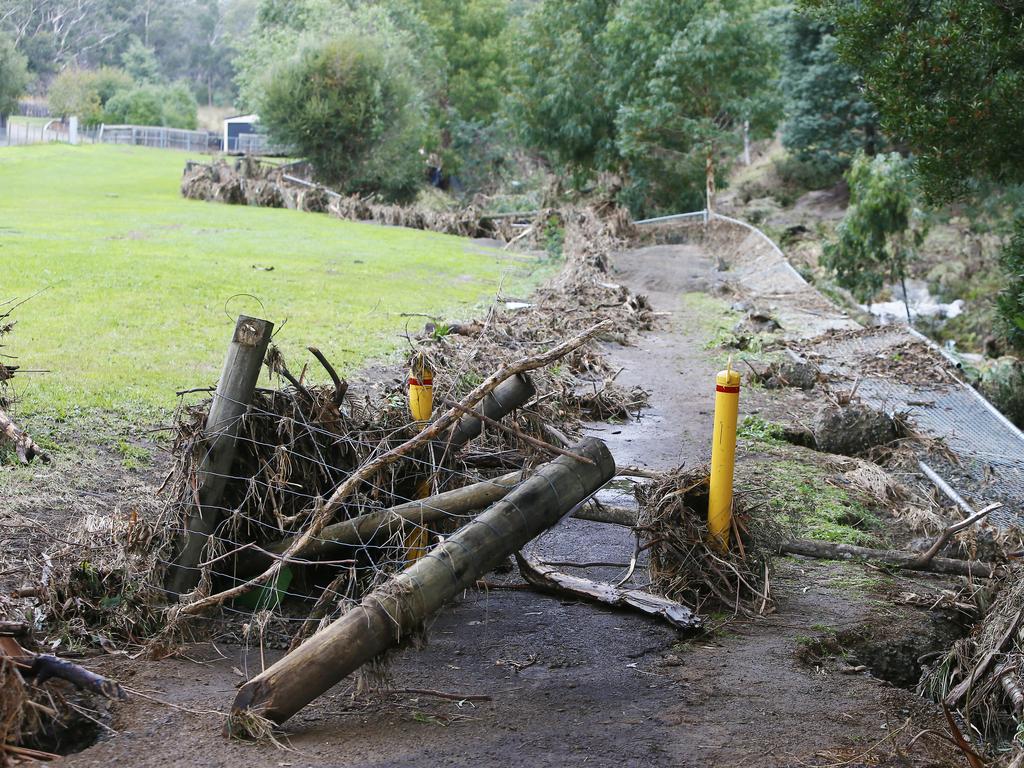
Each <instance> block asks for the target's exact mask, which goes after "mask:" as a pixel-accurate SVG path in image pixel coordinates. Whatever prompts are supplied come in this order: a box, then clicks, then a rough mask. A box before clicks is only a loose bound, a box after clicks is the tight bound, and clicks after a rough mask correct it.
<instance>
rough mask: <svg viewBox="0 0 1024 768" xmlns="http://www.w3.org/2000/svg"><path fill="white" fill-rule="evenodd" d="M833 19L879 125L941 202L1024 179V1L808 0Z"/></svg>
mask: <svg viewBox="0 0 1024 768" xmlns="http://www.w3.org/2000/svg"><path fill="white" fill-rule="evenodd" d="M804 2H805V4H806V5H807V6H809V7H810V8H811V9H814V10H816V11H817V12H818V13H819V14H820V15H821V17H822V18H824V19H825V20H827V21H828V23H830V24H832V25H834V28H835V30H836V36H837V38H838V44H837V50H838V52H839V55H840V57H841V58H842V59H843V61H845V62H846V63H848V64H849V65H850V66H852V67H853V68H854V69H855V70H856V71H857V73H858V74H859V75H860V77H861V79H862V81H863V83H864V86H865V89H866V94H867V97H868V98H869V99H870V100H871V102H872V103H873V104H874V105H875V106H876V107H877V108H878V111H879V113H880V115H881V117H882V126H883V128H884V129H885V131H886V132H887V133H888V134H889V135H891V136H893V137H894V138H896V139H898V140H901V141H903V142H905V143H906V145H907V146H908V147H909V148H910V149H911V150H912V151H913V153H914V154H915V156H916V158H917V169H918V172H919V173H920V174H921V175H922V177H923V178H924V180H925V182H926V185H925V188H924V191H925V192H926V193H927V194H928V195H929V196H930V197H931V198H933V199H935V200H947V199H950V198H953V197H956V196H959V195H962V194H964V193H965V192H966V191H967V189H968V184H967V180H968V179H971V178H982V179H984V178H987V179H991V180H994V181H996V182H1001V183H1015V182H1022V181H1024V100H1022V99H1021V93H1024V57H1022V56H1021V48H1020V43H1021V28H1022V25H1024V5H1022V4H1021V3H1019V2H991V1H990V0H937V2H929V3H919V2H905V0H861V1H860V2H856V3H851V2H847V1H846V0H804Z"/></svg>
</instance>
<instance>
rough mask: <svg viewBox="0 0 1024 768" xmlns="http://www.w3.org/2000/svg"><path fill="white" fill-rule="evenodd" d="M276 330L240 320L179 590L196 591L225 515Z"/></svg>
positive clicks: (184, 545)
mask: <svg viewBox="0 0 1024 768" xmlns="http://www.w3.org/2000/svg"><path fill="white" fill-rule="evenodd" d="M273 330H274V324H273V323H271V322H269V321H267V320H260V319H258V318H255V317H246V316H245V315H240V316H239V318H238V322H237V323H236V324H235V332H234V334H233V335H232V337H231V343H230V345H229V346H228V353H227V356H226V357H225V359H224V369H223V371H222V372H221V374H220V380H219V381H218V382H217V390H216V391H215V392H214V394H213V402H212V403H211V404H210V415H209V416H208V417H207V419H206V428H205V430H204V431H205V434H204V442H203V445H204V446H205V448H206V453H205V455H204V456H203V458H202V461H201V462H200V465H199V472H198V485H199V487H198V491H197V493H196V499H197V500H198V503H197V505H196V508H195V509H194V510H193V511H192V514H191V515H190V516H189V519H188V529H187V530H186V531H185V532H184V533H183V534H182V536H181V539H180V542H179V545H178V556H177V558H176V559H175V561H174V563H173V564H172V565H171V567H170V568H169V569H168V574H167V575H168V584H169V588H170V590H171V592H173V593H174V594H178V595H181V594H184V593H186V592H191V591H192V590H193V589H195V587H196V585H197V584H198V583H199V575H200V568H199V563H200V562H201V560H202V555H203V550H204V549H205V548H206V543H207V541H209V538H210V536H211V535H213V532H214V531H215V530H216V529H217V525H218V523H219V522H220V520H221V517H222V515H221V510H220V509H219V507H218V505H219V503H220V499H221V496H222V495H223V493H224V486H225V485H226V484H227V481H228V479H229V476H230V473H231V467H232V465H233V464H234V460H235V442H236V439H237V437H238V432H239V429H240V428H241V424H242V417H243V416H245V412H246V411H247V410H249V403H251V402H252V395H253V391H254V389H255V387H256V381H257V380H258V379H259V375H260V366H262V365H263V358H264V356H265V355H266V354H267V346H268V345H269V344H270V337H271V335H272V332H273Z"/></svg>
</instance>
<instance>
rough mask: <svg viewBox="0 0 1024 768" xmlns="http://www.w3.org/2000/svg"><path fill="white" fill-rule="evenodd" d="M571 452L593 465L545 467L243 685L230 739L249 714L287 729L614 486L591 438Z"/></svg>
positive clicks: (562, 462)
mask: <svg viewBox="0 0 1024 768" xmlns="http://www.w3.org/2000/svg"><path fill="white" fill-rule="evenodd" d="M573 450H574V451H575V452H577V453H580V454H582V455H584V456H586V457H588V458H589V459H591V460H592V461H594V462H595V463H594V464H593V465H589V464H584V463H581V462H579V461H575V460H573V459H571V458H569V457H567V456H561V457H559V458H557V459H555V460H554V461H552V462H549V463H547V464H544V465H543V466H541V467H540V468H539V469H538V470H537V473H536V474H535V475H534V476H533V477H531V478H530V479H529V480H527V481H525V482H524V483H522V484H521V485H519V486H518V487H517V488H516V489H515V490H514V491H513V492H512V493H510V494H509V495H508V496H506V497H505V498H504V499H502V500H501V501H499V502H497V503H495V504H494V505H492V506H491V507H490V508H489V509H487V510H486V511H485V512H483V513H482V514H480V515H479V516H478V517H477V518H475V519H474V520H472V521H470V522H469V523H467V524H466V525H465V526H463V527H462V528H461V529H459V530H458V531H456V532H455V533H453V534H452V535H451V536H449V537H448V538H447V539H446V540H445V541H444V542H443V543H442V544H439V545H437V546H436V547H434V548H433V549H431V550H430V552H428V553H427V554H426V555H425V556H424V557H422V558H420V559H419V560H417V561H415V562H414V563H413V564H412V565H411V566H409V567H408V568H407V569H406V570H405V571H403V572H402V573H400V574H398V575H397V576H395V577H393V578H391V579H389V580H388V581H387V582H385V583H384V584H382V585H381V586H380V587H377V588H376V589H374V590H373V591H372V592H371V593H370V594H368V595H367V596H366V597H365V598H363V600H362V602H361V603H360V604H359V605H358V606H356V607H355V608H353V609H352V610H350V611H349V612H348V613H346V614H345V615H344V616H342V617H341V618H340V619H338V620H337V621H335V622H334V623H332V624H331V625H330V626H328V627H326V628H325V629H323V630H321V631H320V632H318V633H317V634H315V635H313V636H312V637H311V638H309V640H307V641H306V642H305V643H303V644H302V645H301V646H299V647H298V648H297V649H296V650H294V651H292V652H291V653H290V654H288V655H287V656H285V657H284V658H283V659H281V660H280V661H278V662H277V663H276V664H274V665H273V666H271V667H269V668H268V669H266V670H265V671H264V672H262V673H261V674H259V675H257V676H256V677H254V678H253V679H252V680H250V681H249V682H248V683H246V684H245V685H243V686H242V688H241V689H240V690H239V691H238V695H237V696H236V697H235V701H234V704H233V706H232V717H231V718H230V719H229V721H228V725H227V726H226V727H227V729H228V730H229V732H230V731H231V730H232V728H242V729H243V730H244V723H245V720H246V717H245V715H249V714H256V715H259V716H262V717H265V718H268V719H270V720H272V721H274V722H276V723H282V722H284V721H285V720H287V719H288V718H289V717H291V716H292V715H294V714H295V713H296V712H298V711H299V710H300V709H302V708H303V707H304V706H306V705H307V704H308V703H309V702H311V701H313V699H315V698H317V697H318V696H320V695H321V694H322V693H324V692H325V691H327V690H328V689H330V688H331V687H332V686H334V685H335V684H336V683H338V682H339V681H340V680H341V679H342V678H344V677H345V676H346V675H348V674H350V673H352V672H353V671H355V670H356V669H358V668H359V667H360V666H362V665H363V664H365V663H366V662H368V661H370V660H371V659H373V658H375V657H376V656H378V655H380V654H381V653H383V652H384V651H385V650H387V649H388V648H390V647H392V646H394V645H395V644H397V643H398V641H399V640H401V639H402V638H404V637H406V636H407V635H409V634H410V633H411V632H413V631H415V630H416V629H417V628H418V627H420V626H421V625H422V624H423V622H424V621H426V620H427V619H429V618H430V617H431V616H433V615H434V614H435V613H436V612H437V611H438V610H439V609H440V608H441V607H442V606H443V605H444V604H445V603H446V602H447V601H448V600H450V599H451V598H453V597H455V596H456V595H457V594H458V593H459V592H461V591H462V590H464V589H466V588H468V587H470V586H472V585H473V583H474V582H475V581H476V579H477V578H479V577H480V576H481V575H483V574H485V573H487V572H488V571H490V570H492V569H493V568H494V567H495V566H497V565H498V564H499V563H501V562H502V561H503V560H504V559H505V558H506V557H508V556H509V555H511V554H512V553H514V552H517V551H519V550H520V549H522V547H523V546H524V545H525V544H526V543H527V542H528V541H530V540H531V539H533V538H535V537H536V536H537V535H539V534H540V533H542V532H543V531H544V530H546V529H547V528H550V527H551V526H552V525H554V524H555V523H557V522H558V521H559V520H561V519H562V517H564V516H565V515H566V514H568V513H569V512H570V511H572V509H573V508H574V507H576V506H577V505H578V504H580V503H581V502H583V501H584V500H585V499H587V498H588V497H589V496H590V495H592V494H593V493H594V492H595V491H597V490H598V489H599V488H600V487H601V486H602V485H604V484H605V483H606V482H608V481H609V480H611V479H612V477H614V476H615V461H614V459H613V458H612V455H611V453H609V451H608V448H607V446H605V444H604V443H603V442H601V441H600V440H597V439H595V438H586V439H584V440H583V441H582V442H580V443H579V444H577V445H575V446H574V447H573ZM239 716H241V717H239Z"/></svg>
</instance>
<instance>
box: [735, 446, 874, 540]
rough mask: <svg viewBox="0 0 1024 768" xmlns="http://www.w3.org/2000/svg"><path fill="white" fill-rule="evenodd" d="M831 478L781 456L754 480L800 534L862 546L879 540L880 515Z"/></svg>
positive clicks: (767, 465)
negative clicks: (876, 536)
mask: <svg viewBox="0 0 1024 768" xmlns="http://www.w3.org/2000/svg"><path fill="white" fill-rule="evenodd" d="M783 455H785V454H783ZM829 477H830V476H829V473H828V472H826V471H824V470H822V469H821V468H819V467H817V466H816V465H814V464H811V463H803V462H798V461H794V460H792V459H785V458H782V457H781V456H778V457H773V458H772V460H770V461H768V462H765V463H763V464H762V465H761V466H759V467H758V470H757V471H756V477H755V478H753V480H754V484H759V485H760V486H762V487H763V488H764V493H765V494H766V496H767V499H768V501H767V504H768V506H769V508H770V509H771V510H772V511H773V512H774V513H775V514H777V515H778V516H779V518H780V519H781V520H783V521H784V522H786V523H789V524H790V525H792V526H793V528H794V533H795V535H796V536H798V537H801V538H809V539H817V540H819V541H831V542H835V543H840V544H856V545H860V546H868V545H871V544H874V543H876V538H875V535H874V534H875V532H876V531H877V530H878V529H879V527H880V521H879V519H878V517H877V515H875V513H874V512H872V511H871V510H870V509H869V508H868V507H867V506H866V505H864V504H863V503H862V502H861V501H859V500H858V499H856V498H854V497H853V496H851V495H850V494H849V493H848V492H847V491H846V490H845V489H843V488H841V487H838V486H836V485H833V484H832V483H830V482H829Z"/></svg>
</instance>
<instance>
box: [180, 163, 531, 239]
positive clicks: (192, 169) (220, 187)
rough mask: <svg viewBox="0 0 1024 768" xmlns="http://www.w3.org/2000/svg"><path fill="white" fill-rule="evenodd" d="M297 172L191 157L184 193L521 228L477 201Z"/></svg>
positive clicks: (421, 225) (419, 222) (366, 216)
mask: <svg viewBox="0 0 1024 768" xmlns="http://www.w3.org/2000/svg"><path fill="white" fill-rule="evenodd" d="M297 172H298V171H297V170H296V169H294V168H292V167H290V166H273V165H265V164H262V163H260V162H258V161H257V160H255V159H254V158H249V157H243V158H239V159H238V160H237V161H236V162H235V163H234V164H228V163H226V162H223V161H220V162H217V163H213V164H210V165H202V164H200V163H194V162H190V163H188V164H187V165H186V166H185V172H184V175H183V177H182V181H181V194H182V195H183V196H184V197H187V198H189V199H191V200H206V201H209V202H218V203H226V204H228V205H255V206H261V207H267V208H290V209H293V210H299V211H308V212H310V213H328V214H330V215H331V216H335V217H337V218H340V219H348V220H350V221H367V222H373V223H376V224H383V225H387V226H394V227H408V228H410V229H426V230H431V231H433V232H443V233H445V234H449V235H459V236H462V237H487V238H498V239H501V240H504V241H506V242H508V241H510V240H513V239H514V238H515V237H516V235H517V234H522V232H519V233H517V232H516V231H515V230H514V229H513V227H512V220H511V219H510V218H507V217H501V216H489V215H486V214H484V213H483V212H482V211H479V210H477V209H475V208H473V207H472V206H469V207H466V208H460V209H459V210H455V211H434V210H427V209H424V208H419V207H416V206H406V205H392V204H387V203H381V202H377V201H374V200H373V199H368V198H362V197H359V196H351V197H346V196H344V195H340V194H338V193H337V192H334V191H332V190H330V189H328V188H326V187H324V186H322V185H320V184H316V183H314V182H309V181H306V180H305V179H302V178H299V177H298V176H294V175H292V174H293V173H297ZM549 215H550V213H549V212H544V213H542V214H541V215H539V216H538V217H537V221H538V222H540V221H547V219H548V217H549ZM535 229H536V227H535Z"/></svg>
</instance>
